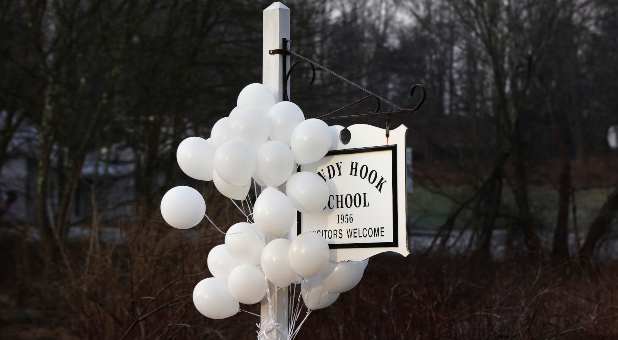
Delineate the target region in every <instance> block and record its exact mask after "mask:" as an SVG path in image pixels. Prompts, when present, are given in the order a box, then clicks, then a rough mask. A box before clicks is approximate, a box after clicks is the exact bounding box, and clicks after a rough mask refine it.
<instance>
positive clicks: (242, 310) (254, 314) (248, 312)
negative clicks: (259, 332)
mask: <svg viewBox="0 0 618 340" xmlns="http://www.w3.org/2000/svg"><path fill="white" fill-rule="evenodd" d="M239 310H240V311H241V312H245V313H247V314H251V315H253V316H257V317H258V318H259V317H260V314H256V313H253V312H250V311H248V310H244V309H242V308H240V309H239Z"/></svg>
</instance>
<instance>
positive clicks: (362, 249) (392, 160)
mask: <svg viewBox="0 0 618 340" xmlns="http://www.w3.org/2000/svg"><path fill="white" fill-rule="evenodd" d="M348 130H349V131H350V133H351V139H350V141H349V142H348V143H347V144H343V142H341V141H340V140H339V142H338V145H337V148H336V149H335V150H333V151H331V152H329V153H328V154H327V155H326V156H325V157H324V158H323V159H322V160H321V161H319V162H317V163H314V164H310V165H305V166H303V167H302V168H301V171H312V172H315V173H316V174H318V175H319V176H320V177H322V179H324V181H326V183H327V184H328V185H329V187H330V196H329V199H328V202H327V205H326V207H325V208H324V210H323V211H322V212H320V213H315V214H301V213H299V214H298V219H297V233H298V234H300V233H302V232H306V231H313V232H316V233H319V234H320V235H322V236H323V237H324V238H325V239H326V240H327V241H328V242H329V244H330V248H331V249H332V250H333V253H334V254H335V255H336V257H337V261H344V260H355V261H357V260H362V259H366V258H369V257H370V256H373V255H375V254H378V253H382V252H387V251H392V252H396V253H400V254H402V255H404V256H406V255H408V254H409V250H408V240H407V231H406V190H405V188H406V183H405V181H406V173H405V164H406V162H405V156H406V154H405V136H406V130H407V128H406V127H405V126H403V125H401V126H399V127H398V128H397V129H394V130H391V131H389V134H388V137H387V136H386V130H384V129H380V128H377V127H374V126H371V125H365V124H358V125H352V126H350V127H348Z"/></svg>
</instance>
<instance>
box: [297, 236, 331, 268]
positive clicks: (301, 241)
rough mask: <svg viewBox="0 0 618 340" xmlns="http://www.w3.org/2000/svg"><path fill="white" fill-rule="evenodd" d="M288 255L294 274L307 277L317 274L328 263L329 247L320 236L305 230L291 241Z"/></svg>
mask: <svg viewBox="0 0 618 340" xmlns="http://www.w3.org/2000/svg"><path fill="white" fill-rule="evenodd" d="M288 256H289V260H290V266H291V267H292V269H293V270H294V271H295V272H296V274H298V275H300V276H302V277H305V278H307V277H311V276H314V275H316V274H319V273H320V272H321V271H322V270H324V268H325V267H326V266H327V265H328V262H329V258H330V249H329V248H328V242H326V240H325V239H324V238H323V237H322V236H320V235H319V234H317V233H314V232H305V233H302V234H300V235H298V237H297V238H296V239H294V240H293V241H292V243H291V244H290V250H289V252H288Z"/></svg>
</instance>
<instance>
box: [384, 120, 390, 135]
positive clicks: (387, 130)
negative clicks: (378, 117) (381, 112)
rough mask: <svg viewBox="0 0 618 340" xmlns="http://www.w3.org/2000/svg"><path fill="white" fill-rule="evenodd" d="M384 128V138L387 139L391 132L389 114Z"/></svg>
mask: <svg viewBox="0 0 618 340" xmlns="http://www.w3.org/2000/svg"><path fill="white" fill-rule="evenodd" d="M384 130H386V139H388V137H389V136H390V132H391V116H390V115H388V116H387V117H386V128H385V129H384Z"/></svg>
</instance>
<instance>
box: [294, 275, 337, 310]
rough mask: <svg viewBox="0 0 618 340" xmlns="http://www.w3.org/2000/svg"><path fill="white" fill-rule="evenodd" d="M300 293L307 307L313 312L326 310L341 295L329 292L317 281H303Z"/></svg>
mask: <svg viewBox="0 0 618 340" xmlns="http://www.w3.org/2000/svg"><path fill="white" fill-rule="evenodd" d="M300 292H301V293H300V294H301V296H302V297H303V301H304V302H305V306H307V308H308V309H311V310H317V309H322V308H326V307H328V306H330V305H332V304H333V303H335V301H337V298H338V297H339V293H331V292H329V291H328V290H326V288H325V287H324V285H322V283H321V282H319V280H317V279H311V280H305V281H303V283H302V284H301V291H300Z"/></svg>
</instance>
